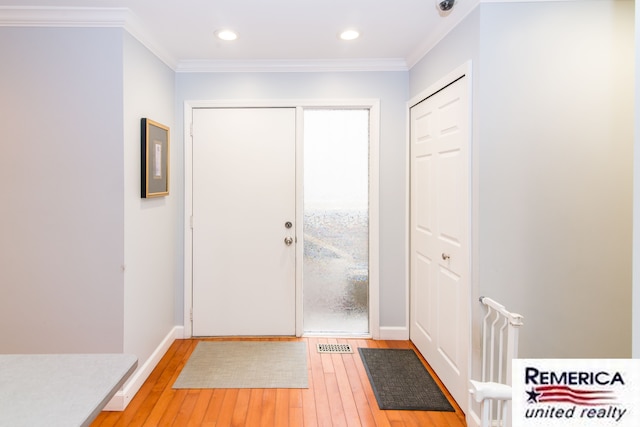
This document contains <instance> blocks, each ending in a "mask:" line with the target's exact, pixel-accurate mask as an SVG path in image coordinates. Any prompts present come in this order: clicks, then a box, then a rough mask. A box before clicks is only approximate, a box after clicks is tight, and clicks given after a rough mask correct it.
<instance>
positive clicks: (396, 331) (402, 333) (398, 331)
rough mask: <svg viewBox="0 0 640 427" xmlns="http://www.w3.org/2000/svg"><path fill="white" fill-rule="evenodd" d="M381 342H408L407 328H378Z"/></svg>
mask: <svg viewBox="0 0 640 427" xmlns="http://www.w3.org/2000/svg"><path fill="white" fill-rule="evenodd" d="M380 339H381V340H392V341H393V340H399V341H403V340H408V339H409V328H407V327H406V326H380Z"/></svg>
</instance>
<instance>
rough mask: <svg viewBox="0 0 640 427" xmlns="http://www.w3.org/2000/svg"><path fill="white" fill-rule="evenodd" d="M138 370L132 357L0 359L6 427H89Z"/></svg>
mask: <svg viewBox="0 0 640 427" xmlns="http://www.w3.org/2000/svg"><path fill="white" fill-rule="evenodd" d="M137 365H138V361H137V358H136V357H135V356H133V355H130V354H0V427H22V426H25V427H27V426H28V427H38V426H47V427H57V426H60V427H75V426H88V425H90V424H91V422H92V421H93V420H94V419H95V418H96V417H97V416H98V414H99V413H100V411H101V410H102V408H104V406H105V405H106V404H107V403H108V402H109V400H111V398H112V397H113V396H114V395H115V393H116V392H117V391H118V390H119V389H120V387H121V386H122V385H123V384H124V382H125V381H126V380H127V378H129V376H130V375H131V374H132V373H133V372H134V371H135V369H136V367H137Z"/></svg>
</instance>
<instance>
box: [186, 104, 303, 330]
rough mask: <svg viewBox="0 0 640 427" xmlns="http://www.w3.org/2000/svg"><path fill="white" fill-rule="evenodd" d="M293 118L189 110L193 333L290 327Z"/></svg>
mask: <svg viewBox="0 0 640 427" xmlns="http://www.w3.org/2000/svg"><path fill="white" fill-rule="evenodd" d="M295 124H296V110H295V108H202V109H197V108H195V109H193V151H192V152H193V170H192V173H193V192H192V194H193V296H192V301H193V325H192V327H193V335H194V336H228V335H245V336H246V335H295V331H296V329H295V326H296V325H295V319H296V298H295V289H296V288H295V253H296V250H295V245H296V242H295V235H296V234H295V231H296V224H295V166H296V162H295V143H296V140H295V138H296V130H295V129H296V128H295ZM289 223H290V225H289ZM289 239H291V241H289ZM285 240H286V241H285Z"/></svg>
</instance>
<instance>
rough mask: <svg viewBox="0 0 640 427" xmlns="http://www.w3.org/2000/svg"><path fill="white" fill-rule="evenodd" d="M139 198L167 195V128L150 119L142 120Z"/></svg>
mask: <svg viewBox="0 0 640 427" xmlns="http://www.w3.org/2000/svg"><path fill="white" fill-rule="evenodd" d="M141 125H142V126H141V127H142V144H141V145H142V152H141V154H142V155H141V170H142V173H141V176H140V178H141V183H142V186H141V190H142V191H141V196H142V198H144V199H146V198H148V197H160V196H167V195H168V194H169V128H168V127H167V126H164V125H162V124H160V123H158V122H154V121H153V120H150V119H146V118H144V119H142V123H141Z"/></svg>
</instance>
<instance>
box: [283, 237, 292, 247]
mask: <svg viewBox="0 0 640 427" xmlns="http://www.w3.org/2000/svg"><path fill="white" fill-rule="evenodd" d="M292 243H293V237H285V238H284V244H285V245H287V246H291V244H292Z"/></svg>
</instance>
